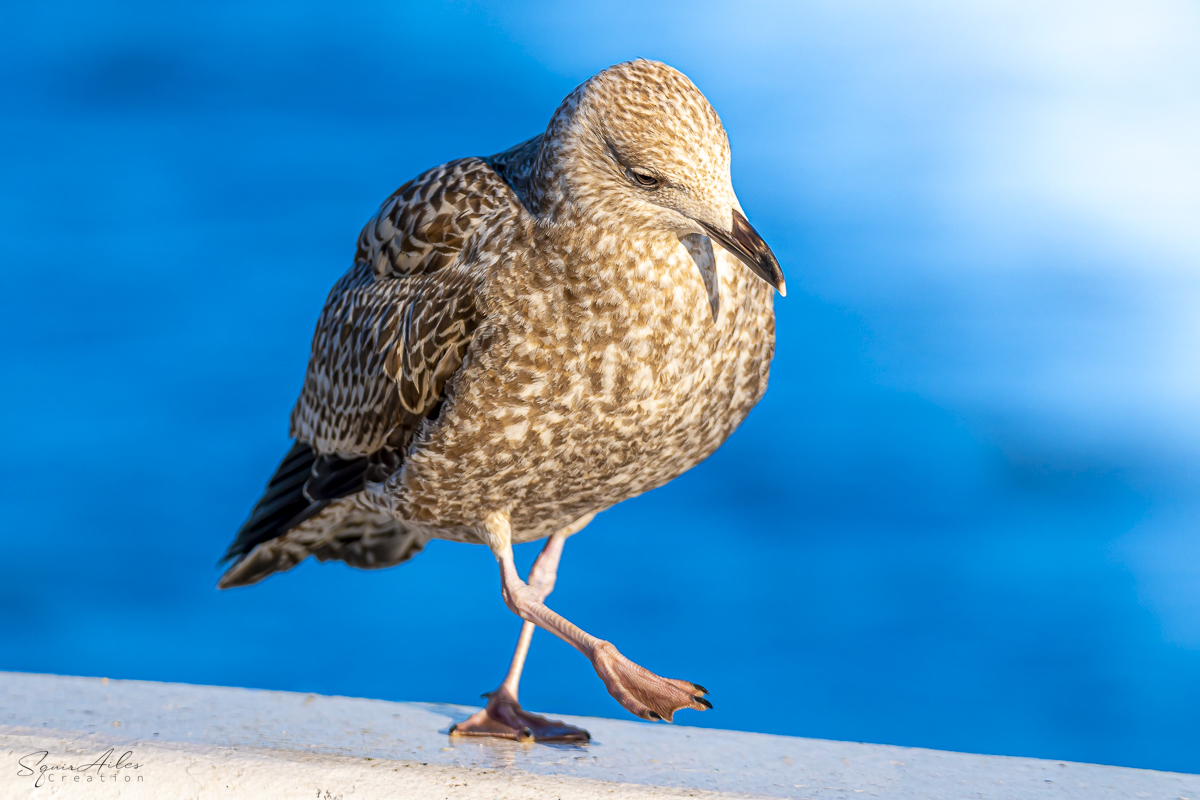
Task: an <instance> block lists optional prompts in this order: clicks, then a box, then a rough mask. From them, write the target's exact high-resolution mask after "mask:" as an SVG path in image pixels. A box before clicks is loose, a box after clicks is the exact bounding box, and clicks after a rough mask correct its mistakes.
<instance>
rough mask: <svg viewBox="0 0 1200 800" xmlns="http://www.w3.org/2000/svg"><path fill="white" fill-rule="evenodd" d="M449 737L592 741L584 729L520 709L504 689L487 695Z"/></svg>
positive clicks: (524, 740) (567, 741)
mask: <svg viewBox="0 0 1200 800" xmlns="http://www.w3.org/2000/svg"><path fill="white" fill-rule="evenodd" d="M450 735H451V736H495V737H497V738H500V739H515V740H516V741H518V742H546V743H564V744H566V743H577V744H582V743H584V742H588V741H591V738H592V735H591V734H590V733H588V732H587V731H585V730H584V729H583V728H577V727H575V726H574V725H568V724H567V723H565V722H562V721H560V720H553V719H546V718H545V717H543V716H541V715H540V714H531V713H530V712H528V711H526V710H525V709H523V708H521V704H520V703H518V702H517V701H516V699H515V698H514V697H512V696H511V695H510V694H509V693H508V692H506V691H505V690H504V689H503V688H501V689H497V690H496V691H494V692H492V693H491V694H490V695H488V703H487V706H485V707H484V708H483V709H481V710H479V711H476V712H475V713H474V714H472V715H471V717H470V719H467V720H464V721H462V722H459V723H458V724H456V725H454V726H453V727H451V728H450Z"/></svg>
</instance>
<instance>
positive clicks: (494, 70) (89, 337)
mask: <svg viewBox="0 0 1200 800" xmlns="http://www.w3.org/2000/svg"><path fill="white" fill-rule="evenodd" d="M0 29H2V30H3V33H0V37H2V40H3V41H2V45H3V46H2V47H0V104H2V106H0V107H2V111H0V335H2V337H3V341H4V347H3V349H2V351H0V369H2V375H3V378H2V380H0V447H2V448H3V459H2V460H0V502H2V504H3V505H2V507H3V514H2V517H0V544H2V546H3V557H2V558H0V607H3V608H4V609H5V613H4V614H3V616H0V669H7V670H24V671H37V672H55V673H70V674H81V675H106V676H110V677H114V678H145V679H154V680H165V681H188V682H195V683H211V684H232V685H243V686H255V687H266V688H273V689H288V690H298V691H311V692H322V693H337V694H347V695H361V696H369V697H380V698H391V699H415V700H440V701H453V702H462V703H472V702H477V700H476V698H477V697H478V695H479V693H480V692H482V691H485V690H488V689H491V688H493V687H494V686H495V685H496V684H497V683H498V682H499V680H500V678H501V677H502V675H503V673H504V669H505V667H506V664H507V660H508V657H509V655H510V652H511V648H512V646H513V643H514V640H515V636H516V633H517V631H518V628H519V625H518V620H516V618H514V617H513V616H512V615H511V614H510V613H509V612H508V611H507V609H505V607H504V605H503V603H502V602H501V599H500V595H499V591H498V579H497V575H496V569H495V565H494V562H493V560H492V557H491V555H490V554H489V553H488V552H487V550H486V549H484V548H482V547H466V546H462V545H454V544H446V543H439V542H435V543H433V544H431V545H430V547H429V548H428V549H427V550H426V552H425V553H424V554H422V555H421V556H420V557H419V558H417V559H416V560H415V561H413V562H411V563H410V564H407V565H405V566H402V567H398V568H396V569H392V570H386V571H383V572H375V573H366V572H357V571H353V570H350V569H348V568H346V567H344V566H342V565H318V564H315V563H306V564H304V565H302V566H301V567H300V568H298V569H296V570H295V571H294V572H291V573H289V574H286V575H282V576H277V577H275V578H272V579H271V580H269V581H267V582H266V583H263V584H261V585H258V586H255V587H253V588H250V589H242V590H236V591H232V592H223V593H219V592H217V591H216V589H215V588H214V584H215V582H216V579H217V577H218V574H219V571H218V569H217V568H216V567H215V562H216V560H217V558H218V557H219V556H220V554H221V553H222V551H223V549H224V548H225V546H226V545H227V544H228V542H229V540H230V539H231V537H232V536H233V534H234V531H235V530H236V529H237V527H238V526H239V524H240V523H241V522H242V520H243V519H244V517H245V515H246V513H247V512H248V510H249V508H250V506H251V505H252V504H253V502H254V501H255V500H256V498H257V497H258V494H259V492H260V491H261V489H262V487H263V485H264V483H265V481H266V479H267V477H268V476H269V474H270V473H271V471H272V470H273V468H274V467H275V465H276V464H277V462H278V460H279V459H280V458H281V456H282V455H283V453H284V452H285V450H286V448H287V446H288V440H287V414H288V411H289V409H290V407H291V404H292V402H293V400H294V398H295V396H296V394H297V391H298V389H299V386H300V382H301V379H302V377H303V373H304V366H305V362H306V359H307V354H308V347H309V338H310V336H311V332H312V326H313V324H314V322H315V319H316V316H317V313H318V311H319V310H320V307H321V305H322V303H323V301H324V298H325V295H326V293H327V291H328V289H329V287H330V285H331V284H332V283H333V281H334V280H335V279H336V278H337V277H338V276H339V275H340V274H341V273H342V272H343V271H344V270H345V269H346V268H347V267H348V266H349V263H350V258H351V256H352V253H353V247H354V242H355V237H356V236H357V233H358V230H359V228H360V226H361V225H362V224H363V222H364V221H365V220H366V219H367V218H368V217H369V216H370V215H371V214H372V213H373V212H374V210H375V208H376V206H377V205H378V203H379V202H380V201H381V200H382V199H383V198H385V197H386V196H387V195H388V194H389V193H390V192H391V191H392V190H393V189H394V188H395V187H396V186H398V185H399V184H401V183H403V182H404V181H405V180H407V179H408V178H409V177H412V176H413V175H414V174H416V173H417V172H419V171H421V170H422V169H424V168H426V167H428V166H431V165H434V164H438V163H440V162H442V161H446V160H448V159H450V158H454V157H459V156H463V155H469V154H488V153H492V152H495V151H497V150H500V149H502V148H505V147H507V146H509V145H511V144H513V143H515V142H517V141H519V140H522V139H525V138H527V137H529V136H531V135H533V134H535V133H537V132H538V131H540V130H541V129H542V128H543V127H544V126H545V123H546V121H547V120H548V118H549V116H550V114H551V113H552V111H553V110H554V108H555V107H556V105H557V103H558V102H559V100H560V99H561V98H562V97H563V96H564V95H565V94H566V93H567V92H569V91H570V90H571V89H572V88H573V87H574V86H575V85H576V84H578V83H579V82H581V81H582V80H584V79H585V78H587V77H588V76H589V75H591V74H592V73H594V72H596V71H597V70H599V69H601V68H603V67H604V66H606V65H608V64H610V63H614V62H617V61H621V60H624V59H627V58H631V57H635V56H647V57H653V58H657V59H661V60H664V61H667V62H668V63H671V64H673V65H675V66H677V67H679V68H680V69H682V70H683V71H685V72H686V73H687V74H688V75H690V76H691V77H692V79H693V80H695V82H696V83H697V84H698V85H699V86H700V87H701V89H703V90H704V91H705V92H706V93H707V95H708V97H709V98H710V99H711V100H712V102H713V104H714V106H715V107H716V108H717V109H718V111H719V112H720V113H721V115H722V117H723V119H724V121H725V124H726V127H727V128H728V130H729V135H730V138H731V140H732V143H733V152H734V183H735V185H736V187H737V189H738V192H739V195H740V197H741V199H742V202H743V204H744V206H745V207H746V209H747V212H748V214H749V216H750V218H751V220H752V221H753V222H754V223H755V225H756V226H757V227H758V228H759V230H760V231H762V233H763V234H764V236H765V237H766V238H767V240H768V241H769V242H770V243H771V244H772V245H773V246H774V248H775V250H776V252H777V253H778V255H779V257H780V260H781V261H782V262H783V265H784V268H785V271H786V272H787V276H788V286H789V288H790V289H791V293H790V295H789V296H788V297H787V299H786V300H782V301H779V302H778V304H777V309H778V313H779V326H778V328H779V348H778V356H777V358H776V361H775V364H774V367H773V372H772V379H771V380H772V384H771V390H770V391H769V392H768V394H767V398H766V400H765V401H764V402H763V403H762V404H761V406H760V407H759V408H758V409H757V410H756V411H755V412H754V414H752V415H751V417H750V419H749V421H748V422H747V423H746V424H745V425H744V426H743V428H742V429H741V430H740V431H739V432H738V433H737V434H736V435H735V436H734V437H733V438H732V439H731V440H730V441H729V442H728V443H727V444H726V446H725V447H724V448H723V449H722V450H721V451H720V452H718V453H717V454H716V455H715V456H714V457H713V458H711V459H710V460H709V461H707V462H706V463H704V464H703V465H701V466H700V467H698V468H697V469H695V470H693V471H692V472H690V473H689V474H687V475H685V476H684V477H682V478H680V479H679V480H677V481H675V482H674V483H672V484H671V485H669V486H667V487H666V488H663V489H661V490H658V491H656V492H653V493H650V494H648V495H646V496H643V497H640V498H637V499H635V500H632V501H630V502H627V503H625V504H623V505H621V506H619V507H617V508H614V509H612V510H611V511H608V512H606V513H605V514H603V515H602V516H601V517H599V518H598V519H597V521H596V522H595V523H594V524H593V525H592V526H591V527H590V528H589V529H588V530H587V531H586V533H584V534H582V535H580V536H577V537H575V538H573V539H572V540H571V542H570V544H569V545H568V547H567V551H566V555H565V559H564V562H563V566H562V571H561V573H560V578H559V583H558V589H557V590H556V592H555V594H554V596H553V598H552V601H551V603H552V605H553V606H554V607H555V608H557V609H558V610H560V611H561V612H563V613H564V614H565V615H566V616H567V617H569V618H570V619H572V620H574V621H575V622H577V623H579V624H580V625H581V626H583V627H584V628H585V629H587V630H589V631H592V632H594V633H596V634H598V635H600V636H602V637H606V638H610V639H612V640H613V641H614V642H616V643H617V644H618V646H620V647H621V649H622V650H623V651H624V652H625V653H626V654H628V655H629V656H630V657H632V658H634V659H635V660H637V661H639V662H640V663H642V664H644V665H646V666H647V667H649V668H651V669H654V670H657V671H659V672H661V673H663V674H667V675H671V676H676V677H682V678H689V679H693V680H697V681H700V682H701V683H703V684H705V685H706V686H708V687H709V688H710V689H711V690H712V692H713V700H714V702H715V704H716V708H715V710H714V711H711V712H708V713H705V714H695V713H691V712H684V713H682V714H681V715H680V716H679V718H678V721H679V722H680V723H683V724H686V725H703V726H716V727H724V728H740V729H746V730H755V731H767V732H775V733H786V734H796V735H803V736H816V737H828V738H835V739H850V740H863V741H871V742H890V743H896V744H904V745H920V746H927V747H936V748H948V749H954V750H968V751H979V752H986V753H1003V754H1010V755H1030V756H1041V757H1046V758H1055V759H1076V760H1083V761H1098V762H1107V763H1114V764H1123V765H1131V766H1141V767H1153V768H1159V769H1170V770H1180V771H1193V772H1198V771H1200V726H1198V725H1197V724H1196V720H1197V719H1200V532H1198V531H1197V523H1198V521H1200V506H1198V505H1197V496H1196V492H1195V487H1196V485H1197V484H1196V481H1197V477H1198V473H1200V425H1198V421H1200V420H1198V417H1197V413H1196V409H1197V401H1198V400H1200V370H1198V367H1200V363H1198V362H1200V324H1198V323H1197V319H1198V318H1197V314H1196V309H1197V307H1198V305H1197V303H1198V301H1200V224H1198V222H1197V220H1200V147H1198V146H1197V142H1200V12H1198V10H1197V7H1196V6H1195V5H1194V4H1191V3H1186V2H1166V1H1162V2H1159V1H1158V0H1154V1H1153V2H1151V1H1150V0H1141V1H1139V0H1130V1H1129V2H1125V3H1104V2H1089V3H1065V2H1064V3H1051V4H1045V3H1035V2H1017V3H1001V2H985V3H972V4H962V3H955V2H950V0H945V1H944V2H911V1H905V2H888V3H884V2H878V3H868V2H849V3H848V2H834V1H833V0H830V1H829V2H810V3H805V4H787V3H767V4H754V3H748V4H747V3H743V4H728V3H715V2H712V3H678V4H674V5H670V4H667V5H656V4H652V3H646V2H636V3H635V2H609V3H604V4H588V5H586V6H582V5H581V6H579V7H577V8H569V7H567V6H566V5H561V4H557V3H549V2H547V3H542V4H526V5H517V4H495V5H486V4H474V3H444V4H421V5H420V6H415V5H414V6H413V7H409V8H405V7H403V6H400V5H398V4H389V3H381V4H377V5H357V6H354V7H350V6H347V5H344V4H335V6H324V5H322V4H316V3H300V2H288V3H278V4H261V3H236V4H235V3H229V4H159V3H144V4H137V3H129V4H117V3H107V4H106V3H88V4H78V5H73V4H62V3H55V2H44V3H27V4H23V5H18V4H8V5H7V6H6V7H5V10H4V11H3V24H2V26H0ZM536 549H537V546H536V545H527V546H525V547H524V548H522V550H521V552H520V553H519V558H521V559H522V561H523V563H524V564H526V565H527V564H528V563H530V562H531V561H532V559H533V557H534V555H535V553H536ZM522 699H523V700H524V701H525V703H526V705H527V706H528V707H531V708H533V709H536V710H550V711H557V712H562V713H577V714H594V715H602V716H616V717H624V716H625V714H624V712H623V711H622V710H621V709H620V707H619V706H618V705H617V704H616V703H615V701H613V700H612V699H611V698H609V697H608V695H607V694H606V693H605V691H604V689H603V687H602V685H601V684H600V682H599V681H598V680H597V679H596V678H595V676H594V673H592V671H591V669H590V667H589V666H588V664H587V663H586V662H585V661H584V660H583V659H582V658H580V657H579V656H578V655H577V654H576V653H575V652H574V651H572V650H570V649H569V648H568V647H567V646H566V645H564V644H562V643H561V642H559V641H557V640H554V639H553V638H552V637H551V636H549V635H548V634H545V633H539V634H538V635H537V637H536V638H535V640H534V648H533V651H532V655H531V658H530V661H529V665H528V668H527V671H526V679H525V683H524V685H523V687H522Z"/></svg>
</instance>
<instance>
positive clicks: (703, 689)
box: [692, 683, 708, 694]
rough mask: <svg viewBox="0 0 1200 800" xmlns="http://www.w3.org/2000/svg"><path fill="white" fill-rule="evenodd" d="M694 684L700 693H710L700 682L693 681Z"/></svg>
mask: <svg viewBox="0 0 1200 800" xmlns="http://www.w3.org/2000/svg"><path fill="white" fill-rule="evenodd" d="M692 686H695V687H696V691H697V692H699V693H700V694H708V689H705V688H704V687H703V686H701V685H700V684H698V683H693V684H692Z"/></svg>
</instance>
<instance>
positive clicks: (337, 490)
mask: <svg viewBox="0 0 1200 800" xmlns="http://www.w3.org/2000/svg"><path fill="white" fill-rule="evenodd" d="M526 144H528V143H526ZM526 150H528V148H526ZM529 153H532V151H529ZM527 155H528V153H527ZM503 174H504V173H503V168H502V165H498V166H496V167H493V166H492V165H491V164H490V162H489V161H486V160H484V159H478V158H469V159H461V160H459V161H452V162H449V163H448V164H444V165H442V166H440V167H436V168H434V169H432V170H429V171H428V172H425V173H424V174H422V175H420V176H418V177H417V178H415V179H414V180H412V181H409V182H408V183H406V184H404V185H403V186H401V187H400V188H399V189H397V190H396V191H395V192H394V193H393V194H392V196H391V197H389V198H388V199H387V200H386V201H385V202H384V203H383V205H382V206H381V207H380V209H379V212H378V213H377V214H376V215H375V216H374V217H373V218H372V219H371V220H370V221H369V222H368V223H367V224H366V226H365V227H364V228H363V230H362V233H361V234H360V235H359V238H358V248H357V250H356V252H355V260H354V265H353V266H352V267H351V268H350V270H349V271H347V272H346V274H345V275H343V276H342V277H341V279H340V280H338V282H337V283H336V284H335V285H334V287H333V289H332V291H330V293H329V297H328V299H327V300H326V302H325V307H324V309H323V310H322V312H321V316H320V319H319V320H318V322H317V328H316V332H315V334H314V335H313V342H312V352H311V355H310V357H309V363H308V371H307V374H306V376H305V380H304V386H303V388H302V389H301V392H300V397H299V399H298V400H297V401H296V405H295V407H294V408H293V410H292V415H291V435H292V438H293V439H295V440H296V442H295V445H294V446H293V448H292V450H291V451H290V452H289V454H288V455H287V457H285V459H284V461H283V463H281V464H280V466H279V468H278V470H277V471H276V473H275V475H274V477H272V479H271V481H270V483H269V484H268V487H267V491H266V492H265V493H264V495H263V497H262V499H261V500H260V501H259V503H258V505H257V506H256V507H255V509H254V511H253V512H252V513H251V516H250V519H248V520H247V522H246V524H245V525H243V526H242V529H241V530H240V531H239V534H238V536H237V538H236V539H235V541H234V543H233V544H232V545H231V546H230V548H229V551H228V552H227V553H226V559H234V558H236V559H237V560H236V561H235V563H234V564H233V565H232V566H231V567H230V568H229V570H228V571H227V572H226V574H225V577H224V578H223V579H222V582H221V584H220V585H221V586H222V587H227V586H237V585H245V584H247V583H253V582H255V581H258V580H261V579H262V578H264V577H266V576H267V575H269V574H271V573H272V572H276V571H280V570H285V569H290V568H291V567H292V566H295V565H296V564H297V563H299V561H300V560H302V559H303V558H304V557H305V556H306V555H307V554H314V553H315V554H316V555H317V556H318V557H320V558H321V559H322V560H325V559H327V558H340V559H342V560H345V561H347V562H348V563H353V564H354V565H355V566H385V565H387V564H388V563H398V561H399V560H404V559H405V558H409V557H411V556H412V555H413V554H415V553H416V552H419V551H420V547H421V545H422V544H423V539H420V540H419V537H418V538H413V537H414V536H416V534H413V533H412V532H406V531H405V530H404V529H403V526H402V524H401V523H399V522H396V521H395V520H390V519H383V518H379V519H376V517H375V516H372V513H373V512H370V511H369V510H365V509H361V508H359V507H358V505H356V502H357V501H356V500H355V496H356V495H357V493H358V492H360V491H361V490H362V489H363V488H365V486H366V484H367V482H368V481H369V480H373V481H380V480H383V479H385V478H386V477H387V476H388V475H390V474H392V473H393V472H395V470H396V469H398V468H399V467H400V465H401V463H402V460H403V453H404V451H405V449H406V447H407V445H408V443H409V442H410V441H411V439H412V435H413V433H414V432H415V431H416V429H417V426H418V425H420V424H421V422H422V420H424V419H425V418H426V417H433V416H436V414H437V412H438V409H440V407H441V403H442V399H443V395H444V393H445V390H446V385H447V383H448V382H449V381H451V380H452V379H453V376H454V374H455V373H456V372H457V371H458V369H459V368H460V366H461V365H462V362H463V359H464V358H465V356H466V352H467V349H468V347H469V346H470V343H471V337H472V336H473V335H474V332H475V329H476V328H477V327H478V325H479V323H480V321H481V319H482V301H481V297H480V288H481V286H482V284H483V279H484V277H485V275H483V274H482V268H481V267H480V266H479V265H477V264H474V263H472V259H471V258H470V256H469V251H470V247H469V242H470V240H471V237H472V236H474V235H478V234H479V233H480V232H481V231H483V232H486V230H488V229H490V226H495V225H500V224H503V220H504V216H505V215H506V214H517V213H520V209H521V206H520V201H519V200H518V199H517V197H516V195H515V194H514V190H513V188H511V186H510V183H507V182H506V180H507V177H503V176H502V175H503ZM364 537H365V538H364ZM360 539H361V541H360ZM368 539H370V542H368Z"/></svg>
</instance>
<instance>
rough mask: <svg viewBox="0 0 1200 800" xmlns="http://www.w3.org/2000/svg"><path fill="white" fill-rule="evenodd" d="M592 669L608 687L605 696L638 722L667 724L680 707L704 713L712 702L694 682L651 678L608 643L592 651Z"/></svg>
mask: <svg viewBox="0 0 1200 800" xmlns="http://www.w3.org/2000/svg"><path fill="white" fill-rule="evenodd" d="M592 666H594V667H595V668H596V674H598V675H599V676H600V679H601V680H603V681H604V685H605V686H606V687H608V693H609V694H611V695H612V696H613V697H614V698H616V700H617V702H618V703H620V704H621V705H623V706H625V708H626V709H628V710H629V711H630V712H631V713H633V714H636V715H637V716H639V717H641V718H642V719H648V720H655V721H658V720H662V721H664V722H671V721H672V719H674V717H675V712H676V711H678V710H680V709H681V708H693V709H695V710H696V711H707V710H708V709H710V708H712V703H710V702H709V701H708V700H706V699H705V698H704V695H706V694H708V689H705V688H704V687H703V686H701V685H700V684H698V683H692V682H691V681H680V680H675V679H674V678H664V677H662V676H660V675H655V674H654V673H653V672H651V671H650V670H648V669H646V668H645V667H642V666H639V665H637V664H635V663H633V662H632V661H630V660H629V659H628V658H626V657H625V656H623V655H621V654H620V653H619V652H617V648H615V647H613V646H612V644H611V643H610V642H603V641H602V642H600V643H599V644H597V645H596V646H595V649H594V650H593V651H592Z"/></svg>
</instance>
